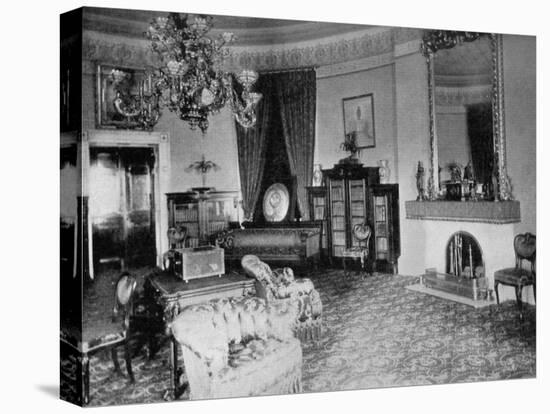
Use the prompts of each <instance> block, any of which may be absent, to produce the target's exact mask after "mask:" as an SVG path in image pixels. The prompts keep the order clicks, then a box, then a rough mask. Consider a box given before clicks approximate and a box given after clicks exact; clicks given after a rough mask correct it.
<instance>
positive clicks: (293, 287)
mask: <svg viewBox="0 0 550 414" xmlns="http://www.w3.org/2000/svg"><path fill="white" fill-rule="evenodd" d="M241 265H242V267H243V269H244V271H245V273H246V274H247V275H248V276H251V277H254V278H255V279H256V295H257V296H259V297H261V298H264V299H265V300H266V301H267V303H277V302H282V303H289V304H292V303H294V304H295V306H297V308H298V314H297V316H296V319H295V320H294V323H293V330H294V333H295V335H296V337H298V338H299V339H300V340H309V339H313V340H316V339H318V338H319V336H320V334H321V328H322V324H321V322H322V319H321V314H322V311H323V304H322V302H321V297H320V296H319V292H318V291H317V290H316V289H315V288H314V286H313V282H312V281H311V280H310V279H305V278H302V279H300V278H299V279H296V278H294V272H293V271H292V269H291V268H289V267H285V268H283V269H275V270H271V268H270V267H269V265H268V264H267V263H264V262H262V261H261V260H260V259H259V258H258V257H257V256H254V255H251V254H249V255H245V256H244V257H243V258H242V259H241Z"/></svg>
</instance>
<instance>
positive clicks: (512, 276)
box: [495, 267, 534, 285]
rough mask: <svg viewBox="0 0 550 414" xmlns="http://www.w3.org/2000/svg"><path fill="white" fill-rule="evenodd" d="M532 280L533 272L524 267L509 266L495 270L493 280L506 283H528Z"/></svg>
mask: <svg viewBox="0 0 550 414" xmlns="http://www.w3.org/2000/svg"><path fill="white" fill-rule="evenodd" d="M533 281H534V276H533V273H531V272H530V271H529V270H526V269H521V268H519V269H518V268H515V267H510V268H507V269H500V270H497V271H496V272H495V282H499V283H504V284H506V285H519V284H522V285H530V284H532V283H533Z"/></svg>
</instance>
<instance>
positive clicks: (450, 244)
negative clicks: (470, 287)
mask: <svg viewBox="0 0 550 414" xmlns="http://www.w3.org/2000/svg"><path fill="white" fill-rule="evenodd" d="M445 272H446V273H448V274H451V275H455V276H459V277H466V278H469V279H479V278H482V277H485V276H486V275H485V263H484V260H483V251H482V250H481V246H480V244H479V242H478V241H477V239H476V238H475V237H474V236H473V235H472V234H471V233H468V232H466V231H457V232H455V233H453V234H452V235H451V237H449V240H448V241H447V244H446V247H445Z"/></svg>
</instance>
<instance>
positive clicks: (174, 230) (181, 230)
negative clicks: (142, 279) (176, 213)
mask: <svg viewBox="0 0 550 414" xmlns="http://www.w3.org/2000/svg"><path fill="white" fill-rule="evenodd" d="M166 235H167V236H168V246H169V248H170V249H181V248H183V247H185V242H186V240H187V227H185V226H176V227H170V228H169V229H168V231H167V232H166Z"/></svg>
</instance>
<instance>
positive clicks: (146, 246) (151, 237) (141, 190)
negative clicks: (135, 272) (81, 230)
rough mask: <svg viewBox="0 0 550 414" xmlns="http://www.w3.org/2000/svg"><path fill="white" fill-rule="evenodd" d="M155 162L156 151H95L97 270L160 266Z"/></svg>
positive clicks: (92, 187) (92, 186)
mask: <svg viewBox="0 0 550 414" xmlns="http://www.w3.org/2000/svg"><path fill="white" fill-rule="evenodd" d="M155 159H156V157H155V151H154V149H153V148H151V147H107V146H105V147H103V146H93V147H90V170H89V197H90V198H89V218H90V221H91V227H92V246H93V250H92V251H93V262H94V268H96V269H100V267H98V266H103V265H107V264H110V263H115V264H118V265H120V267H121V268H122V269H124V268H127V267H135V266H154V265H155V261H156V244H155V209H154V206H155V200H154V194H155V191H154V190H155V189H154V183H155V177H154V176H155Z"/></svg>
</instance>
